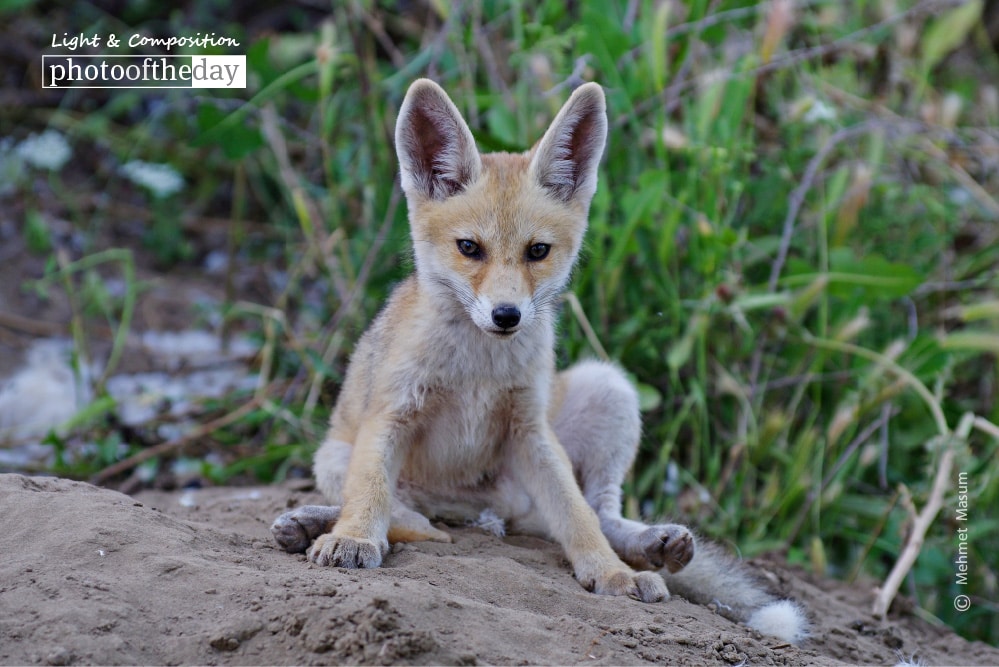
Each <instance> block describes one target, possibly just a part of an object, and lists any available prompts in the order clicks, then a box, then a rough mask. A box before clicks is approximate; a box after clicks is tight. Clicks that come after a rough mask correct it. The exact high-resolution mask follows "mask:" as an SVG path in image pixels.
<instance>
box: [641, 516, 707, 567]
mask: <svg viewBox="0 0 999 667" xmlns="http://www.w3.org/2000/svg"><path fill="white" fill-rule="evenodd" d="M635 539H636V540H637V542H638V544H637V546H638V548H637V549H636V550H635V551H637V554H636V553H635V552H632V554H629V555H631V556H632V557H631V558H627V559H626V560H627V561H628V564H629V565H631V566H632V567H635V568H638V569H641V570H660V569H662V568H666V569H667V570H669V571H670V572H671V573H676V572H679V571H680V570H682V569H683V568H685V567H686V566H687V563H689V562H690V560H691V559H692V558H693V557H694V536H693V535H692V534H691V532H690V531H689V530H687V528H686V527H685V526H680V525H677V524H675V523H669V524H664V525H660V526H650V527H649V528H648V529H646V530H644V531H642V532H641V533H639V534H638V535H636V536H635ZM635 556H637V558H636V557H635Z"/></svg>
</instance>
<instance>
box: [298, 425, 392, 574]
mask: <svg viewBox="0 0 999 667" xmlns="http://www.w3.org/2000/svg"><path fill="white" fill-rule="evenodd" d="M397 423H398V421H396V420H392V419H378V420H373V421H369V422H366V423H365V425H364V426H362V427H361V430H360V431H359V432H358V435H357V440H356V442H355V443H354V451H353V453H352V455H351V458H350V465H349V466H348V468H347V477H346V479H345V480H344V488H343V499H344V503H343V506H342V507H341V509H340V517H339V518H338V519H337V521H336V525H334V526H333V530H332V531H331V532H329V533H326V534H324V535H320V536H319V537H317V538H316V541H315V542H314V543H313V544H312V546H311V547H310V548H309V550H308V552H307V553H306V555H307V556H308V559H309V560H310V561H312V562H313V563H316V564H317V565H324V566H326V565H328V566H332V567H347V568H373V567H378V566H379V565H381V564H382V558H384V556H385V554H387V553H388V548H389V544H388V529H389V523H390V517H391V509H392V489H393V488H394V487H395V484H396V480H397V478H398V476H399V459H400V457H399V456H398V451H397V450H398V443H399V441H400V439H401V434H400V433H399V432H398V428H393V426H392V424H397Z"/></svg>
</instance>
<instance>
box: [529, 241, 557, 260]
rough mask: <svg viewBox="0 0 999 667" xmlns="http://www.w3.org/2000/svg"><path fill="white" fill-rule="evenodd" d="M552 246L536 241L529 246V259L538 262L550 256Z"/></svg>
mask: <svg viewBox="0 0 999 667" xmlns="http://www.w3.org/2000/svg"><path fill="white" fill-rule="evenodd" d="M551 249H552V247H551V246H550V245H549V244H547V243H535V244H534V245H531V246H529V247H528V248H527V261H529V262H538V261H540V260H542V259H544V258H545V257H547V256H548V251H549V250H551Z"/></svg>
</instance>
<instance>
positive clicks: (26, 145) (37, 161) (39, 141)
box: [17, 130, 73, 171]
mask: <svg viewBox="0 0 999 667" xmlns="http://www.w3.org/2000/svg"><path fill="white" fill-rule="evenodd" d="M17 154H18V155H19V156H20V157H21V159H22V160H24V161H25V162H27V163H28V164H30V165H31V166H33V167H38V168H39V169H49V170H51V171H59V170H60V169H62V166H63V165H64V164H66V163H67V162H68V161H69V158H70V157H72V156H73V149H71V148H70V147H69V143H68V142H67V141H66V138H65V137H64V136H62V135H61V134H60V133H58V132H56V131H55V130H45V131H44V132H42V133H41V134H32V135H31V136H29V137H28V138H27V139H25V140H24V141H22V142H21V143H20V144H19V145H18V147H17Z"/></svg>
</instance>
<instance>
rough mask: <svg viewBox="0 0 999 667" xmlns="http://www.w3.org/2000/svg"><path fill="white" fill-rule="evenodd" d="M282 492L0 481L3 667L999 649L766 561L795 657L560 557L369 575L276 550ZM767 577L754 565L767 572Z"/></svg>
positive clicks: (465, 551) (949, 659) (953, 659)
mask: <svg viewBox="0 0 999 667" xmlns="http://www.w3.org/2000/svg"><path fill="white" fill-rule="evenodd" d="M317 501H319V498H318V497H317V496H316V495H315V494H313V493H306V492H301V491H294V490H291V489H289V488H276V487H275V488H260V489H243V488H240V489H234V488H219V489H210V490H203V491H188V492H183V493H176V494H164V493H146V494H142V495H140V496H138V497H137V498H132V497H129V496H125V495H122V494H119V493H116V492H113V491H108V490H103V489H98V488H95V487H92V486H89V485H87V484H82V483H78V482H70V481H66V480H61V479H53V478H26V477H22V476H19V475H0V517H3V519H2V525H3V526H4V530H3V532H2V534H0V553H2V554H3V558H2V560H0V663H4V664H17V663H35V664H37V663H42V664H51V665H62V664H70V663H104V664H150V663H155V664H329V663H376V664H389V663H443V664H477V663H491V664H507V663H560V664H591V663H592V664H645V663H696V664H718V665H738V664H740V663H743V664H757V665H759V664H806V663H807V664H823V665H827V664H837V663H838V662H841V661H842V662H850V663H867V664H892V663H893V662H894V661H895V660H896V654H895V650H896V649H898V650H900V651H901V652H902V653H903V654H905V655H906V656H911V655H913V654H916V655H917V656H918V657H919V658H921V659H922V660H923V661H924V662H925V663H928V664H976V663H977V664H999V651H997V650H995V649H992V648H990V647H987V646H985V645H983V644H980V643H977V644H973V643H969V642H966V641H964V640H963V639H961V638H959V637H956V636H955V635H953V634H950V633H947V632H944V631H942V630H939V629H936V628H932V627H930V626H927V625H925V624H924V623H922V622H920V621H918V620H916V619H913V618H904V619H891V620H889V621H888V622H885V623H876V622H874V621H873V620H872V619H870V617H869V616H868V615H867V614H866V599H865V597H864V592H863V591H860V590H857V589H850V588H844V587H841V586H838V585H836V584H833V583H831V582H820V583H819V584H815V583H809V582H808V581H806V580H805V579H803V578H802V577H800V576H797V575H794V574H791V573H788V572H787V571H783V570H777V569H775V568H772V567H769V568H767V570H769V575H770V576H771V577H775V578H776V581H778V582H779V585H781V586H783V587H784V588H785V589H786V591H787V592H788V593H790V594H793V595H794V596H795V597H797V598H798V599H800V600H801V601H802V602H804V603H805V604H806V605H807V606H808V608H809V610H810V612H811V613H812V615H813V617H814V618H815V620H816V628H815V637H814V638H813V639H811V640H809V641H808V642H807V643H806V644H805V645H804V646H802V647H800V648H795V647H792V646H788V645H786V644H782V643H781V642H779V641H778V640H776V639H773V638H770V637H762V636H760V635H758V634H755V633H753V632H752V631H750V630H748V629H746V628H744V627H741V626H738V625H735V624H732V623H730V622H728V621H726V620H725V619H723V618H721V617H719V616H716V615H715V614H713V613H712V612H711V611H710V610H709V609H706V608H704V607H700V606H696V605H693V604H690V603H687V602H685V601H683V600H679V599H673V600H671V601H670V602H668V603H665V604H658V605H646V604H641V603H639V602H635V601H632V600H628V599H619V598H606V597H598V596H595V595H591V594H589V593H586V592H585V591H583V590H582V589H581V588H580V587H579V586H578V584H576V582H575V581H574V580H573V578H572V575H571V573H570V571H569V569H568V566H567V563H566V562H565V560H564V559H563V557H562V555H561V553H560V551H559V549H558V548H557V547H555V546H554V545H552V544H549V543H547V542H545V541H542V540H537V539H533V538H525V537H516V536H514V537H508V538H505V539H500V538H496V537H493V536H490V535H486V534H483V533H481V532H479V531H477V530H474V529H451V532H452V534H453V535H454V538H455V542H454V544H449V545H444V544H431V543H421V544H417V545H404V546H402V547H401V548H397V549H395V550H394V553H393V554H391V555H390V556H389V557H388V558H387V559H386V562H385V566H384V567H382V568H380V569H378V570H371V571H346V570H336V569H324V568H319V567H316V566H313V565H310V564H308V563H306V562H305V560H304V558H302V557H296V556H291V555H288V554H286V553H283V552H282V551H280V550H278V549H277V548H276V547H275V546H274V545H273V543H272V542H271V538H270V534H269V531H268V526H269V525H270V521H271V520H272V519H273V517H274V516H276V515H277V514H278V513H280V512H281V511H284V510H285V509H286V508H287V507H290V506H294V505H296V504H302V503H308V502H317ZM764 574H768V572H764Z"/></svg>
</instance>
